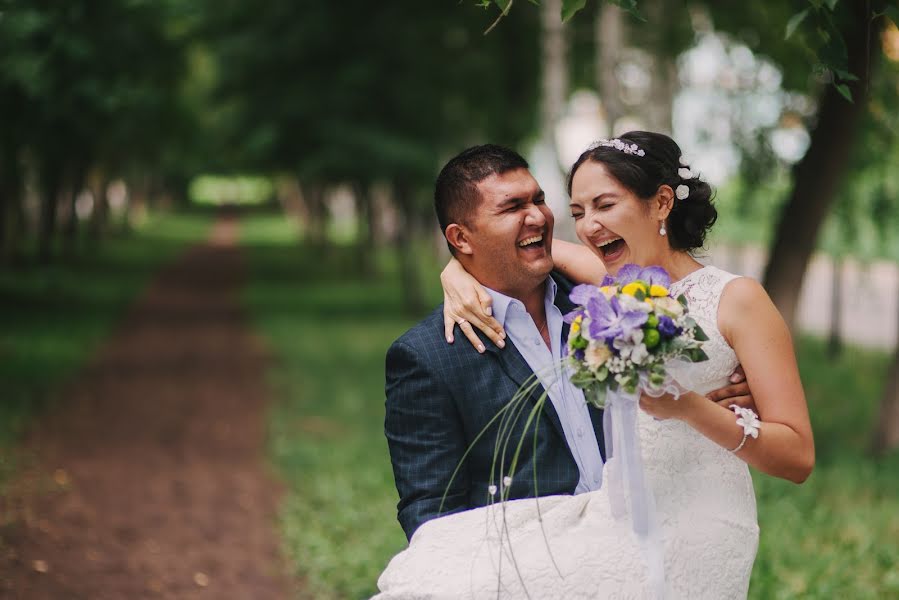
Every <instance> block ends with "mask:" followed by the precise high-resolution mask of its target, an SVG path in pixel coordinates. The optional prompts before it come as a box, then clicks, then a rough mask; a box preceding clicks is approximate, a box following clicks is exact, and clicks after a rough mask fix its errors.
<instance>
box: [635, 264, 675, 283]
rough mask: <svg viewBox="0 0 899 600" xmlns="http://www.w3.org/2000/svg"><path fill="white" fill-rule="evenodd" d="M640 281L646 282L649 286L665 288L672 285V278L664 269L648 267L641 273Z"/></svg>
mask: <svg viewBox="0 0 899 600" xmlns="http://www.w3.org/2000/svg"><path fill="white" fill-rule="evenodd" d="M638 279H641V280H643V281H645V282H646V283H648V284H649V285H660V286H662V287H664V288H667V287H668V286H669V285H671V277H670V276H669V275H668V271H666V270H665V269H663V268H662V267H646V268H645V269H643V270H642V271H640V277H639V278H638Z"/></svg>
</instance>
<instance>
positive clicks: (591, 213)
mask: <svg viewBox="0 0 899 600" xmlns="http://www.w3.org/2000/svg"><path fill="white" fill-rule="evenodd" d="M603 229H604V226H603V224H602V220H600V218H599V213H598V212H597V211H595V210H588V211H587V214H585V215H584V232H585V233H586V234H587V235H590V236H592V235H595V234H597V233H600V232H601V231H602V230H603Z"/></svg>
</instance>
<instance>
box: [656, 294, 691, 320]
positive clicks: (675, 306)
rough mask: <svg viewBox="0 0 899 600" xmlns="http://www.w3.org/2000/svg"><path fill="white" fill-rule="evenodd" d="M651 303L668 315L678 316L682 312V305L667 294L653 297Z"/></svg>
mask: <svg viewBox="0 0 899 600" xmlns="http://www.w3.org/2000/svg"><path fill="white" fill-rule="evenodd" d="M653 304H655V307H656V308H657V309H659V310H660V311H662V312H663V313H665V314H666V315H668V316H669V317H674V318H679V317H681V316H682V315H683V314H684V307H683V305H682V304H681V303H680V302H678V301H677V300H675V299H674V298H670V297H668V296H663V297H661V298H654V299H653Z"/></svg>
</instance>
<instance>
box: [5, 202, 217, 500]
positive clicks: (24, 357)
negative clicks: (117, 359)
mask: <svg viewBox="0 0 899 600" xmlns="http://www.w3.org/2000/svg"><path fill="white" fill-rule="evenodd" d="M209 223H210V219H209V217H208V216H206V215H203V214H200V213H195V214H191V215H187V214H166V215H159V216H157V217H154V218H152V219H151V220H150V221H149V222H148V223H147V224H146V225H144V226H143V227H141V228H140V229H138V230H136V231H134V233H133V234H132V235H129V236H125V237H121V236H119V237H112V238H109V239H107V240H104V241H103V242H102V244H100V245H99V247H98V248H97V249H96V250H94V251H89V250H86V249H85V250H83V251H82V252H81V253H80V254H79V255H77V256H76V257H67V258H60V259H59V260H58V262H56V263H54V264H52V265H47V266H37V265H31V266H20V267H15V268H6V269H3V270H0V393H2V399H0V485H2V482H3V480H4V479H6V478H7V477H8V475H9V472H10V469H11V468H13V466H14V465H13V464H12V462H11V459H10V452H9V451H8V449H9V448H10V446H11V445H12V444H13V443H14V442H15V440H16V438H17V436H18V434H19V433H20V432H21V430H22V427H23V426H24V425H25V424H26V423H27V421H28V419H29V418H30V417H31V416H32V415H34V414H35V412H36V411H38V410H40V409H41V408H42V407H43V406H45V405H46V404H47V403H48V401H49V400H51V399H52V397H53V394H54V390H57V389H58V388H59V386H60V383H61V382H62V381H64V380H65V379H66V378H67V377H69V376H71V375H72V374H73V373H75V372H76V371H77V370H78V368H79V367H80V366H82V365H83V364H84V363H85V361H86V360H87V359H88V358H90V356H91V354H92V353H93V351H94V349H95V348H96V346H97V344H98V343H99V342H100V341H102V339H103V338H104V337H105V336H106V335H107V334H108V333H109V331H110V329H111V328H112V326H113V325H114V324H115V322H116V321H117V320H118V319H119V317H120V316H121V315H122V313H123V311H124V309H125V308H126V307H127V305H128V303H129V302H130V301H131V300H132V299H133V298H134V297H135V296H136V295H137V294H138V293H139V292H140V290H141V289H142V288H143V286H144V285H145V284H146V282H147V280H148V279H149V277H150V276H151V275H152V274H153V273H154V272H155V271H156V269H157V268H159V266H160V265H161V264H162V263H163V262H165V261H166V260H169V259H170V258H172V257H173V256H174V255H175V253H176V252H177V251H178V250H180V249H182V248H183V247H184V246H185V244H186V243H188V242H190V241H195V240H200V239H203V238H204V237H205V235H206V231H207V229H208V226H209Z"/></svg>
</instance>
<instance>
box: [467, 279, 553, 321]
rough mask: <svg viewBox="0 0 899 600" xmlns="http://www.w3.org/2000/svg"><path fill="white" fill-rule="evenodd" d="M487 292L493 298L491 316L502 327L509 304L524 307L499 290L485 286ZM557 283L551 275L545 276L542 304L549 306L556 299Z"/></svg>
mask: <svg viewBox="0 0 899 600" xmlns="http://www.w3.org/2000/svg"><path fill="white" fill-rule="evenodd" d="M484 289H485V290H487V293H488V294H490V298H492V299H493V318H494V319H496V320H497V321H499V324H500V325H502V326H503V327H505V326H506V315H508V314H509V306H510V305H512V304H516V305H518V306H520V307H521V309H522V310H523V309H524V304H522V302H521V301H520V300H516V299H515V298H512V297H511V296H506V295H505V294H503V293H501V292H497V291H496V290H492V289H490V288H489V287H485V288H484ZM558 289H559V288H558V285H557V284H556V282H555V280H554V279H553V278H552V277H547V278H546V292H545V294H544V296H543V304H544V306H551V305H552V304H553V303H554V302H555V300H556V293H557V291H558Z"/></svg>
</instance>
